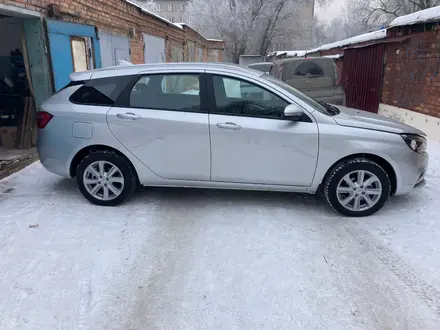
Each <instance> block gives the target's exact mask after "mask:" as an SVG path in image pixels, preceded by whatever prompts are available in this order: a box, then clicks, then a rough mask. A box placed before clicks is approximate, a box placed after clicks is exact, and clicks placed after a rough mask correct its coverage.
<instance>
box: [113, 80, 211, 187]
mask: <svg viewBox="0 0 440 330" xmlns="http://www.w3.org/2000/svg"><path fill="white" fill-rule="evenodd" d="M203 77H204V75H203V74H199V73H191V72H188V73H186V72H182V73H163V74H146V75H142V76H140V77H139V79H138V80H137V82H136V83H135V84H134V85H133V87H132V88H131V89H130V90H128V89H127V91H125V92H123V94H122V95H121V97H120V98H121V99H122V100H118V101H117V102H116V106H115V107H113V108H112V109H110V111H109V112H108V114H107V122H108V126H109V128H110V130H111V132H112V133H113V134H114V135H115V137H116V138H117V139H118V140H119V141H120V142H121V143H122V144H123V145H124V146H125V147H126V148H127V149H128V150H129V151H130V152H131V153H132V154H133V155H134V156H136V157H137V158H138V159H139V160H140V161H141V162H142V163H143V164H144V165H145V166H147V167H148V168H149V169H150V170H151V171H153V172H154V173H155V174H156V175H158V176H159V177H161V178H165V179H175V180H199V181H209V178H210V143H209V126H208V114H207V111H206V109H205V110H204V109H203V105H202V101H201V98H203V92H201V90H202V91H203V90H206V89H204V84H203V83H202V80H203ZM200 87H201V88H200ZM124 93H125V94H126V95H124Z"/></svg>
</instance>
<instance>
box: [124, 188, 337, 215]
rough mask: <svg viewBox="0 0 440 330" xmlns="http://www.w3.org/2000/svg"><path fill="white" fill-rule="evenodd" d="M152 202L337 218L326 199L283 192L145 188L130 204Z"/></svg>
mask: <svg viewBox="0 0 440 330" xmlns="http://www.w3.org/2000/svg"><path fill="white" fill-rule="evenodd" d="M152 199H153V200H155V201H160V202H162V203H163V202H166V203H167V205H168V206H172V205H173V204H174V205H176V206H177V205H182V203H184V204H185V205H187V206H188V207H200V206H207V205H212V206H213V207H221V206H230V207H236V208H237V207H240V206H243V207H252V206H258V207H268V208H271V207H273V208H275V207H277V208H289V209H292V210H293V211H295V210H298V211H301V212H307V211H310V212H312V213H315V212H319V213H322V214H323V215H324V214H325V215H326V216H331V215H336V216H338V215H337V214H336V213H335V212H334V211H333V210H332V208H331V207H330V206H329V205H328V204H327V202H326V200H325V198H322V197H318V196H316V195H309V194H297V193H286V192H268V191H247V190H221V189H219V190H218V189H193V188H162V187H148V188H142V189H141V190H140V191H138V192H137V193H136V194H135V195H134V196H133V198H132V199H130V201H129V203H140V202H145V201H147V200H152Z"/></svg>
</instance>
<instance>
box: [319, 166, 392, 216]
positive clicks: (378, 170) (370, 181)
mask: <svg viewBox="0 0 440 330" xmlns="http://www.w3.org/2000/svg"><path fill="white" fill-rule="evenodd" d="M390 193H391V183H390V179H389V177H388V174H387V173H386V171H385V170H384V169H383V168H382V167H381V166H380V165H378V164H377V163H375V162H373V161H371V160H369V159H366V158H355V159H351V160H346V161H344V162H341V163H339V164H338V165H336V166H335V167H334V168H333V170H332V171H331V172H330V175H329V176H328V179H327V180H326V182H325V185H324V194H325V197H326V199H327V201H328V203H329V204H330V205H331V206H332V207H333V208H334V209H335V210H336V211H337V212H339V213H341V214H343V215H346V216H350V217H365V216H369V215H372V214H374V213H376V212H377V211H379V210H380V209H381V208H382V207H383V206H384V205H385V203H386V202H387V201H388V198H389V197H390Z"/></svg>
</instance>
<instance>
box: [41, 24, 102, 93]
mask: <svg viewBox="0 0 440 330" xmlns="http://www.w3.org/2000/svg"><path fill="white" fill-rule="evenodd" d="M47 33H48V35H49V45H50V55H51V59H52V70H53V76H54V85H55V90H56V91H58V90H60V89H61V88H63V87H64V86H66V85H67V84H68V83H69V75H70V74H71V73H72V72H73V71H74V66H73V57H72V53H73V52H72V38H75V37H80V38H90V41H91V45H92V49H91V52H90V54H91V56H92V63H94V68H101V49H100V45H99V40H98V38H97V35H96V30H95V27H94V26H91V25H83V24H75V23H67V22H60V21H52V20H47Z"/></svg>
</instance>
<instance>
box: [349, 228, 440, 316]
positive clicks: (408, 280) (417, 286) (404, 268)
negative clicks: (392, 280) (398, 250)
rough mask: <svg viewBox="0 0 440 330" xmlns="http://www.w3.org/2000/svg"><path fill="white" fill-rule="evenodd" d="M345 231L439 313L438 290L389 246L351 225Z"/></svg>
mask: <svg viewBox="0 0 440 330" xmlns="http://www.w3.org/2000/svg"><path fill="white" fill-rule="evenodd" d="M347 231H348V232H349V233H350V234H351V235H352V236H353V238H354V239H355V240H356V241H358V242H359V243H360V244H361V245H363V246H366V247H367V248H368V250H370V251H371V252H373V253H374V254H375V255H376V257H377V258H378V259H379V261H380V262H381V263H383V264H384V265H386V266H387V267H389V269H390V270H391V271H392V272H393V273H394V275H396V276H397V277H398V278H399V279H400V280H401V281H402V282H403V283H404V284H405V285H406V286H407V287H408V288H409V289H410V290H411V291H412V292H414V293H415V294H416V295H417V296H418V297H419V298H420V300H422V301H423V302H424V303H425V305H426V306H427V307H428V308H429V309H430V310H431V311H433V312H434V313H435V314H437V315H440V292H439V291H438V290H437V289H436V288H435V287H434V286H432V285H430V284H428V283H426V282H425V281H424V280H422V279H420V278H419V277H418V274H417V273H416V272H415V271H414V270H412V269H411V267H410V266H409V265H407V264H406V263H405V262H404V261H403V260H402V259H401V258H400V257H399V256H397V255H396V254H395V253H394V252H393V251H391V250H390V249H389V248H387V247H386V246H384V245H382V244H380V243H378V242H377V240H376V239H375V238H374V237H373V236H372V235H371V234H370V233H368V232H367V231H365V230H363V229H358V228H353V227H349V228H347Z"/></svg>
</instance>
